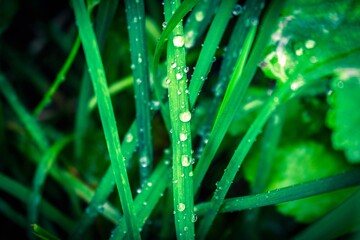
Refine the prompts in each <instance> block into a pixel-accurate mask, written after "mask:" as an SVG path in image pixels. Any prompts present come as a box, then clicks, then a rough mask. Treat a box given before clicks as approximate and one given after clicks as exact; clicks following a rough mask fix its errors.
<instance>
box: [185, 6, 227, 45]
mask: <svg viewBox="0 0 360 240" xmlns="http://www.w3.org/2000/svg"><path fill="white" fill-rule="evenodd" d="M219 3H220V0H212V1H207V0H202V1H201V2H200V3H199V4H197V5H196V6H195V8H194V9H193V10H192V11H191V13H190V15H189V17H188V18H187V19H186V24H185V28H184V32H185V47H186V48H191V47H192V46H194V45H195V43H196V41H197V39H198V37H200V36H202V35H203V33H204V32H205V30H206V28H207V26H208V25H209V24H210V22H211V19H212V17H213V15H214V14H215V11H216V9H217V7H218V5H219Z"/></svg>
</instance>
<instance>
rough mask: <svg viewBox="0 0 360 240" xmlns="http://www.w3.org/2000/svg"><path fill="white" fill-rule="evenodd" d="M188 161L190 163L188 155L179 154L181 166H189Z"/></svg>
mask: <svg viewBox="0 0 360 240" xmlns="http://www.w3.org/2000/svg"><path fill="white" fill-rule="evenodd" d="M190 163H191V161H190V158H189V156H188V155H182V156H181V165H182V166H183V167H188V166H190Z"/></svg>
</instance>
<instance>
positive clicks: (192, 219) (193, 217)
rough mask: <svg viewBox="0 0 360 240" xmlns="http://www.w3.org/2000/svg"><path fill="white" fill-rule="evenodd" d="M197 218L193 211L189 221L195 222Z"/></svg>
mask: <svg viewBox="0 0 360 240" xmlns="http://www.w3.org/2000/svg"><path fill="white" fill-rule="evenodd" d="M197 219H198V217H197V215H196V214H195V213H194V214H193V215H192V216H191V222H193V223H194V222H196V221H197Z"/></svg>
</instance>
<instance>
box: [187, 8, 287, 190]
mask: <svg viewBox="0 0 360 240" xmlns="http://www.w3.org/2000/svg"><path fill="white" fill-rule="evenodd" d="M281 6H282V3H281V2H279V1H274V2H273V3H272V5H270V7H271V8H270V10H269V12H268V14H267V15H266V16H265V17H264V21H263V24H262V25H261V26H260V29H259V34H258V35H257V37H256V40H255V43H254V46H253V48H252V51H251V53H250V56H249V59H248V61H247V63H246V65H245V67H244V71H243V74H241V77H240V80H239V81H236V83H237V84H236V86H234V89H235V90H234V91H233V93H232V94H231V96H229V99H228V101H227V105H225V106H223V107H222V108H223V110H221V112H222V113H223V114H221V115H218V116H217V120H216V122H218V123H221V124H217V125H215V126H214V127H213V129H212V131H211V135H210V138H209V140H208V143H207V145H206V146H205V148H204V152H203V153H202V155H201V157H200V160H199V162H198V164H197V166H196V168H195V173H194V189H195V192H197V191H198V189H199V187H200V185H201V182H202V180H203V178H204V176H205V174H206V171H207V169H208V168H209V166H210V163H211V161H212V159H213V158H214V156H215V153H216V151H217V149H218V148H219V146H220V143H221V141H222V139H223V137H224V136H225V133H226V131H227V129H228V127H229V125H230V123H231V121H232V119H233V117H234V115H235V113H236V109H238V108H239V106H240V104H241V100H242V99H243V97H244V95H245V92H246V90H247V88H248V86H249V84H250V82H251V80H252V78H253V76H254V74H255V72H256V69H257V65H258V63H259V62H260V60H261V56H262V53H263V50H264V47H263V46H264V45H266V43H267V42H268V40H269V37H270V34H271V33H272V28H273V27H274V26H275V25H276V23H277V19H278V15H279V12H280V9H281ZM243 52H244V51H242V54H243ZM239 61H240V60H239ZM239 70H240V66H238V67H235V71H239ZM233 75H234V76H236V75H237V72H234V73H233Z"/></svg>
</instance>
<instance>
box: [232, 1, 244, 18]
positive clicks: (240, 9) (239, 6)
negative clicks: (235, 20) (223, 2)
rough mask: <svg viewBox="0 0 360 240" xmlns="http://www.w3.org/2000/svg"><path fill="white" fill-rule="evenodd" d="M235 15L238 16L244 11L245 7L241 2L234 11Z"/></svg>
mask: <svg viewBox="0 0 360 240" xmlns="http://www.w3.org/2000/svg"><path fill="white" fill-rule="evenodd" d="M232 13H233V14H234V16H238V15H240V14H242V13H243V7H242V6H241V5H240V4H236V5H235V7H234V10H233V12H232Z"/></svg>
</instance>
